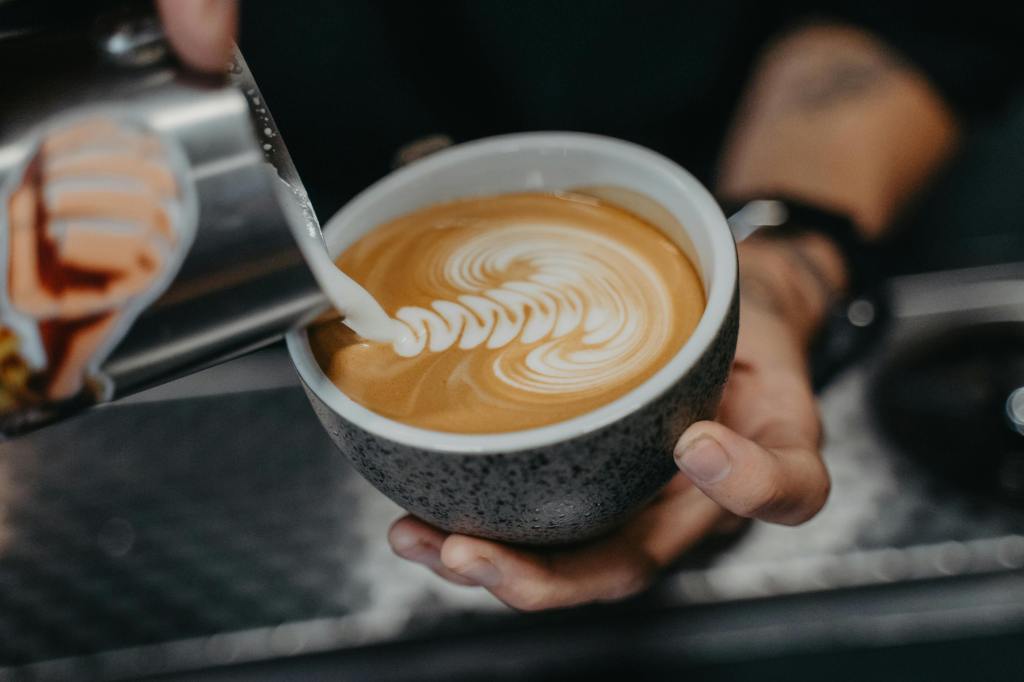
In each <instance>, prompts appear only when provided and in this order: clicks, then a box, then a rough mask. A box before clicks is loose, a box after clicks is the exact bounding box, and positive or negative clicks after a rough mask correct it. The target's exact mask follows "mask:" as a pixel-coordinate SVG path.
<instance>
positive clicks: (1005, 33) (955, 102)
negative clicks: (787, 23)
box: [806, 0, 1024, 122]
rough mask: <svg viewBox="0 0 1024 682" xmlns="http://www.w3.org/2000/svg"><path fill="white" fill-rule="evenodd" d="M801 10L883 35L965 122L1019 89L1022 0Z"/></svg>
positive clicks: (1023, 55) (1023, 82)
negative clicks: (918, 70)
mask: <svg viewBox="0 0 1024 682" xmlns="http://www.w3.org/2000/svg"><path fill="white" fill-rule="evenodd" d="M806 11H807V13H808V15H809V16H814V15H815V14H823V15H825V16H826V17H829V18H833V19H836V20H839V21H843V22H846V23H851V24H854V25H858V26H861V27H863V28H865V29H866V30H868V31H871V32H872V33H874V34H875V35H877V36H879V37H880V38H882V39H883V40H885V41H886V43H888V44H889V45H890V46H891V47H892V48H893V49H894V50H895V51H896V52H897V53H899V54H900V55H901V56H902V57H903V58H904V59H906V60H907V61H908V62H910V63H911V64H913V65H914V66H916V67H917V68H918V69H920V70H921V71H922V72H923V73H924V74H925V75H926V76H927V77H928V79H929V80H930V81H931V83H932V84H933V85H934V86H935V88H936V89H937V90H938V91H939V92H940V93H941V94H942V95H943V96H944V97H945V98H946V100H947V101H948V102H949V104H950V105H951V106H952V108H953V109H954V110H955V111H956V112H957V114H958V115H960V117H961V118H963V119H965V120H966V121H967V122H972V121H975V120H978V119H984V118H987V117H988V116H990V115H994V114H997V113H998V112H999V111H1001V110H1002V109H1003V107H1004V106H1006V104H1007V103H1008V102H1009V101H1010V100H1011V99H1012V98H1013V97H1014V95H1017V94H1019V93H1020V92H1021V91H1022V89H1024V47H1022V45H1024V40H1022V39H1021V35H1024V4H1021V3H1016V2H1008V3H996V2H988V1H986V0H976V1H974V2H970V3H941V2H935V3H916V2H915V3H911V2H893V1H891V0H890V2H871V1H869V0H861V1H859V2H854V1H847V0H844V1H842V2H832V3H825V4H823V5H819V6H817V7H814V6H813V5H809V6H807V7H806Z"/></svg>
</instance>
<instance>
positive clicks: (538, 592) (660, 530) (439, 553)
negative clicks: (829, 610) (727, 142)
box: [389, 241, 828, 610]
mask: <svg viewBox="0 0 1024 682" xmlns="http://www.w3.org/2000/svg"><path fill="white" fill-rule="evenodd" d="M784 248H785V247H783V246H781V245H776V244H772V243H768V242H767V241H762V242H758V243H755V242H751V243H750V244H748V245H744V247H743V249H742V250H741V269H742V270H743V272H744V275H743V277H744V280H745V281H744V282H743V284H742V285H741V286H743V287H744V289H743V290H744V292H745V293H744V296H743V298H742V302H741V313H740V315H741V319H742V320H743V324H742V326H741V327H740V338H739V346H738V349H737V355H736V361H735V363H734V366H733V372H732V376H731V378H730V380H729V383H728V385H727V387H726V391H725V396H724V398H723V402H722V405H721V409H720V412H719V420H718V421H717V422H699V423H697V424H694V425H693V426H691V427H690V429H689V430H687V432H686V433H685V434H684V435H683V437H682V438H681V439H680V441H679V443H678V445H677V446H676V451H675V457H676V463H677V464H678V465H679V466H680V469H681V470H682V473H680V474H679V475H678V476H676V477H675V478H674V479H673V480H672V481H671V482H670V483H669V485H668V486H667V487H666V488H665V490H664V491H662V493H661V494H660V496H659V497H658V498H657V499H656V500H655V501H654V502H653V503H651V504H650V505H649V506H648V507H647V508H645V509H644V510H642V511H641V512H640V513H639V514H638V515H637V516H636V517H635V518H634V519H633V520H632V521H631V522H629V523H628V524H627V525H626V526H624V527H623V528H621V529H619V530H617V531H616V532H614V533H613V534H612V535H610V536H608V537H605V538H603V539H601V540H599V541H597V542H595V543H592V544H590V545H587V546H585V547H583V548H573V549H568V550H565V549H554V550H546V549H540V550H526V549H521V548H516V547H511V546H508V545H503V544H500V543H497V542H491V541H489V540H482V539H479V538H474V537H468V536H464V535H446V534H445V533H443V532H442V531H440V530H438V529H436V528H433V527H431V526H429V525H427V524H425V523H424V522H422V521H420V520H418V519H416V518H414V517H411V516H406V517H404V518H402V519H400V520H399V521H397V522H396V523H395V524H394V526H392V528H391V532H390V536H389V540H390V542H391V545H392V548H393V549H394V551H395V552H396V553H397V554H398V555H399V556H402V557H404V558H406V559H410V560H412V561H417V562H419V563H422V564H425V565H427V566H428V567H430V568H432V569H433V570H434V571H435V572H436V573H438V574H439V575H441V576H442V577H444V578H447V579H449V580H451V581H452V582H456V583H460V584H471V585H482V586H484V587H486V588H487V589H489V590H490V591H491V592H492V593H494V595H495V596H497V597H498V598H499V599H501V600H502V601H503V602H505V603H506V604H508V605H510V606H512V607H514V608H517V609H522V610H535V609H545V608H555V607H562V606H570V605H573V604H579V603H584V602H591V601H605V600H612V599H619V598H622V597H625V596H628V595H630V594H632V593H634V592H636V591H638V590H640V589H642V588H643V587H644V586H645V585H646V584H647V583H648V582H649V581H650V580H651V579H652V578H653V577H654V576H655V575H656V573H657V572H658V570H659V569H661V568H664V567H665V566H667V565H668V564H670V563H671V562H672V561H673V560H674V559H676V558H677V557H678V556H679V555H680V554H681V553H683V552H684V551H685V550H686V549H687V548H689V547H690V546H692V545H693V544H695V543H696V542H698V541H699V540H700V539H701V538H703V537H704V536H706V535H708V534H709V533H712V532H715V531H717V530H724V529H727V528H731V527H735V525H736V523H737V522H738V520H739V519H737V517H746V518H758V519H763V520H766V521H774V522H778V523H786V524H796V523H800V522H802V521H805V520H807V519H808V518H810V517H811V516H813V515H814V514H815V513H816V512H817V511H818V509H820V508H821V506H822V504H824V501H825V498H826V496H827V495H828V475H827V473H826V471H825V467H824V465H823V464H822V461H821V458H820V456H819V451H818V445H819V440H820V436H821V427H820V423H819V420H818V414H817V411H816V409H815V404H814V396H813V393H812V392H811V386H810V381H809V378H808V373H807V369H806V361H805V344H804V341H805V339H804V338H803V337H801V333H800V331H799V330H800V329H801V328H802V329H808V328H810V325H809V324H806V323H804V322H797V321H795V320H790V319H787V318H786V317H785V314H784V312H783V310H782V309H781V308H779V307H778V306H776V305H775V301H776V300H783V301H784V300H790V299H792V295H791V293H790V292H787V291H783V290H782V289H781V287H784V286H799V280H794V281H793V282H792V283H788V282H786V281H785V280H784V279H782V278H778V277H776V276H775V275H774V273H776V272H785V271H787V270H790V269H791V266H790V265H789V263H788V261H787V260H786V256H785V254H783V253H780V251H781V250H782V249H784ZM776 287H779V289H776Z"/></svg>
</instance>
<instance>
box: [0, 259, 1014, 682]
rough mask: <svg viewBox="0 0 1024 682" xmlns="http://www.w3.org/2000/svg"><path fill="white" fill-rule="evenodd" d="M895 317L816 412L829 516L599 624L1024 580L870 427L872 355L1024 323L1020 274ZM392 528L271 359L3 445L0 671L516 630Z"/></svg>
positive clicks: (981, 282)
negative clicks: (963, 580) (413, 561)
mask: <svg viewBox="0 0 1024 682" xmlns="http://www.w3.org/2000/svg"><path fill="white" fill-rule="evenodd" d="M893 294H894V315H895V319H894V321H893V324H892V326H891V329H890V331H889V336H888V338H887V339H886V340H884V341H883V342H882V343H881V344H880V346H879V349H880V350H879V352H878V353H877V354H876V355H875V356H874V357H872V358H869V359H868V360H866V361H865V362H863V363H862V364H860V365H858V366H857V367H854V368H852V369H850V370H848V371H847V372H845V373H844V374H842V375H841V376H839V377H838V378H837V379H836V380H835V381H834V382H833V383H832V384H831V385H830V386H829V387H828V388H827V390H826V391H825V392H824V393H823V395H822V402H821V406H822V413H823V416H824V419H825V423H826V429H827V432H828V443H827V445H826V448H825V456H826V458H827V460H828V463H829V466H830V470H831V472H832V477H833V493H832V497H831V499H830V501H829V503H828V505H827V506H826V508H825V509H824V510H823V512H822V513H821V514H820V515H819V516H818V517H816V518H815V519H814V520H812V521H811V522H810V523H808V524H806V525H804V526H801V527H799V528H783V527H777V526H768V525H761V524H757V525H753V526H751V527H750V528H749V529H747V531H746V532H744V533H743V534H742V535H740V536H739V537H737V538H734V539H732V540H730V541H728V542H725V543H720V544H718V545H716V546H707V547H705V548H703V549H702V550H700V551H698V552H696V553H695V554H694V555H692V556H691V557H689V558H688V559H686V560H684V561H683V562H682V563H681V564H680V565H679V566H678V567H677V569H676V570H675V571H673V572H672V573H670V574H669V575H668V576H666V577H665V579H664V580H663V581H662V582H661V583H660V584H659V585H657V586H656V587H655V588H654V589H653V590H652V591H651V592H650V593H648V594H647V595H645V596H644V597H642V598H641V599H639V600H637V601H636V602H634V603H632V604H630V605H628V606H625V607H622V606H619V607H615V608H613V609H611V610H610V611H608V610H605V609H596V610H594V611H593V614H594V615H593V618H601V617H602V616H601V614H603V613H606V612H607V613H609V616H608V617H609V618H619V617H620V616H618V615H615V614H619V613H621V609H623V608H625V609H627V610H630V611H633V610H649V609H659V610H664V609H666V608H667V609H676V608H682V609H690V608H698V607H696V606H695V604H701V605H702V606H700V607H699V608H700V609H703V610H702V613H705V614H707V613H714V609H715V608H716V605H719V604H725V603H733V604H736V603H738V602H737V600H743V599H761V598H764V597H772V596H776V597H777V596H779V595H787V594H788V595H796V594H801V595H805V596H802V597H800V598H801V599H814V598H815V597H813V596H807V595H811V594H812V593H815V592H821V591H823V590H828V591H831V590H837V589H841V588H849V587H855V586H871V585H877V584H893V583H902V582H914V583H915V584H917V583H919V582H921V581H926V579H938V578H943V577H944V576H945V577H949V576H964V575H970V574H973V575H979V576H980V575H983V574H990V575H996V574H1006V575H1012V574H1013V572H1014V571H1015V570H1016V569H1019V568H1021V567H1024V514H1022V513H1021V512H1020V511H1019V510H1016V509H1015V508H1013V507H1012V506H1009V505H1005V504H1003V503H1001V502H997V501H991V500H990V499H989V498H987V497H986V496H984V495H978V494H976V493H968V492H964V491H961V490H960V489H959V488H958V487H957V486H956V485H955V484H951V483H949V482H948V481H946V482H944V481H943V479H942V478H940V477H937V476H934V475H932V473H931V472H930V471H929V470H928V468H927V467H925V466H923V465H922V463H921V461H920V460H919V459H914V458H911V457H904V456H902V455H900V454H899V453H897V452H896V451H895V450H894V449H893V448H892V447H891V446H890V445H888V444H887V443H886V441H885V440H884V439H883V438H882V437H881V436H880V435H879V433H878V430H877V428H876V426H875V423H874V420H873V419H872V417H871V415H870V412H869V411H868V410H867V409H866V396H867V395H868V394H869V389H870V383H871V378H872V376H873V373H874V372H875V371H876V368H877V367H879V366H880V364H881V361H882V359H883V358H884V357H885V352H886V351H887V349H892V348H896V347H898V346H899V345H900V344H903V343H905V342H907V341H908V340H910V339H913V338H915V337H916V336H918V335H921V334H926V333H935V330H941V329H942V328H943V326H944V325H953V324H964V323H966V322H970V321H989V322H991V321H999V320H1013V319H1017V320H1020V319H1024V267H1004V268H993V269H985V270H973V271H964V272H957V273H939V274H933V275H924V276H916V277H912V278H904V279H900V280H897V281H894V282H893ZM398 514H399V510H398V509H397V508H396V507H395V506H394V505H393V504H391V503H390V502H389V501H387V500H386V499H385V498H383V497H382V496H381V495H380V494H378V493H377V492H376V491H375V490H373V489H372V488H371V487H370V486H369V485H368V484H366V483H365V482H364V481H363V480H362V479H361V478H360V477H359V476H358V475H356V474H355V473H354V472H352V471H351V469H350V468H349V467H348V466H347V464H346V463H345V462H344V460H343V459H342V457H341V456H340V455H339V454H337V453H336V452H335V451H334V449H333V447H332V446H331V444H330V443H329V441H328V440H327V438H326V436H325V435H324V434H323V433H322V431H321V429H320V426H319V424H318V423H317V421H316V419H315V417H314V416H313V414H312V411H311V410H310V409H309V407H308V404H307V403H306V400H305V397H304V396H303V394H302V392H301V390H300V388H299V387H298V385H297V383H296V381H295V379H294V375H293V372H292V371H291V368H290V366H289V364H288V360H287V357H286V355H285V354H284V352H283V349H281V348H280V347H277V348H272V349H269V350H266V351H263V352H261V353H257V354H255V355H252V356H249V357H246V358H242V359H240V360H238V361H235V362H232V363H228V364H226V365H223V366H221V367H217V368H214V369H211V370H207V371H206V372H204V373H201V374H199V375H195V376H193V377H189V378H187V379H184V380H181V381H179V382H175V383H174V384H171V385H168V386H165V387H162V388H160V389H157V390H155V391H153V392H150V393H148V394H143V395H141V396H139V397H137V398H136V399H134V400H131V401H128V402H125V403H121V404H117V405H114V406H111V407H108V408H104V409H99V410H95V411H93V412H91V413H89V414H87V415H84V416H83V417H81V418H79V419H76V420H73V421H70V422H67V423H64V424H61V425H58V426H55V427H52V428H50V429H46V430H43V431H40V432H38V433H35V434H32V435H30V436H28V437H26V438H23V439H20V440H16V441H12V442H9V443H5V444H2V445H0V666H6V667H9V668H10V667H19V668H20V669H19V671H18V672H17V673H15V672H9V673H5V674H7V675H10V676H13V675H19V676H20V675H31V676H32V678H34V679H81V678H87V677H105V678H131V677H138V676H142V675H149V674H158V673H162V672H169V671H187V670H198V669H200V668H212V667H216V666H223V665H227V664H238V663H242V662H245V661H258V660H265V659H269V658H282V657H291V656H296V655H300V654H309V653H312V652H317V651H340V650H347V649H350V648H352V647H357V646H360V645H366V644H376V643H383V642H391V641H394V640H396V639H407V638H410V637H412V638H416V637H421V636H431V637H433V638H435V639H434V641H436V642H444V641H451V642H453V644H454V643H456V642H457V641H458V637H457V636H456V635H457V633H464V632H469V631H471V630H473V629H474V628H476V627H477V626H478V625H479V624H480V623H483V622H486V623H487V624H488V627H492V628H493V627H498V628H500V627H504V626H505V625H503V624H507V626H508V627H510V628H515V627H518V626H517V624H518V623H522V620H521V619H522V618H523V617H522V616H519V615H516V614H512V613H511V612H508V611H506V610H505V609H504V607H502V606H501V605H499V604H498V603H497V602H495V601H494V600H493V599H492V598H490V597H489V596H488V595H486V593H483V592H481V591H478V590H468V589H464V588H459V587H455V586H451V585H448V584H447V583H444V582H442V581H441V580H440V579H437V578H436V577H434V576H433V575H432V574H430V573H429V572H427V571H426V570H424V569H422V568H420V567H417V566H413V565H410V564H407V563H405V562H402V561H400V560H398V559H396V558H394V557H393V556H392V555H391V553H390V551H389V550H388V548H387V544H386V541H385V532H386V529H387V526H388V524H389V523H390V522H391V521H392V520H393V519H394V518H395V517H396V516H397V515H398ZM1013 594H1014V595H1017V594H1019V592H1014V593H1013ZM794 598H795V597H794ZM1006 606H1007V607H1015V608H1016V607H1020V608H1016V610H1014V609H1012V608H1011V609H1010V611H1012V613H1011V614H1010V615H1006V617H1005V618H1004V620H1003V621H1001V622H1003V623H1012V624H1016V625H1021V626H1022V627H1024V605H1021V604H1007V605H1006ZM723 608H724V606H723ZM708 609H711V611H708ZM1004 615H1005V614H1004ZM708 622H711V623H713V622H715V621H714V619H713V618H712V619H711V620H710V621H708ZM448 635H451V636H450V638H448V639H446V638H447V637H448ZM775 636H777V637H785V636H786V633H785V631H783V632H781V633H777V634H776V635H775ZM713 639H714V638H712V640H713ZM700 641H711V640H700ZM439 646H440V644H439ZM694 646H697V644H694ZM0 679H3V676H2V675H0Z"/></svg>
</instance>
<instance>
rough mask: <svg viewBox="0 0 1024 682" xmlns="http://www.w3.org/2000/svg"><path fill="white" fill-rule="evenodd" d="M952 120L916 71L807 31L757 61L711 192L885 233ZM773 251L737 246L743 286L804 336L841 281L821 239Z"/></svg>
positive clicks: (838, 31) (950, 132) (837, 34)
mask: <svg viewBox="0 0 1024 682" xmlns="http://www.w3.org/2000/svg"><path fill="white" fill-rule="evenodd" d="M957 139H958V129H957V125H956V122H955V120H954V118H953V115H952V113H951V112H950V110H949V109H948V107H947V106H946V104H945V103H944V102H943V100H942V99H941V97H940V96H939V95H938V94H937V93H936V92H935V90H934V89H933V88H932V87H931V86H930V85H929V84H928V82H927V81H926V80H925V78H924V77H923V76H922V75H921V74H920V73H919V72H917V71H915V70H914V68H913V67H912V66H911V65H909V64H906V63H903V62H901V61H900V60H899V59H898V57H897V56H895V55H894V54H892V53H891V52H890V51H889V50H888V49H887V48H886V47H885V45H884V44H882V43H881V42H880V41H878V40H877V39H875V38H873V37H872V36H870V35H868V34H866V33H864V32H862V31H860V30H858V29H855V28H850V27H843V26H834V25H815V26H808V27H805V28H801V29H798V30H796V31H794V32H792V33H790V34H788V35H787V36H785V37H784V38H782V39H781V40H780V41H778V42H777V43H775V44H774V45H773V46H772V47H771V48H769V50H768V51H767V52H766V53H765V54H764V56H763V57H762V59H761V60H760V62H759V64H758V66H757V68H756V70H755V72H754V76H753V78H752V80H751V84H750V87H749V88H748V91H747V94H746V96H745V98H744V100H743V102H742V103H741V106H740V108H739V111H738V113H737V117H736V121H735V123H734V125H733V128H732V131H731V132H730V134H729V136H728V139H727V142H726V145H725V149H724V153H723V157H722V162H721V166H720V173H719V180H718V186H717V191H718V193H719V195H720V196H722V197H723V198H726V199H742V198H748V197H752V196H771V195H786V196H791V197H794V198H797V199H801V200H804V201H808V202H810V203H813V204H816V205H819V206H822V207H824V208H829V209H832V210H836V211H839V212H842V213H845V214H847V215H849V216H851V218H852V219H853V220H854V222H855V223H856V225H857V227H858V228H859V229H860V230H861V231H862V232H863V234H864V235H865V236H866V237H868V238H875V237H878V236H879V235H881V234H882V233H884V231H885V230H886V229H888V228H889V226H890V225H891V223H892V221H893V218H894V217H895V216H896V215H897V214H898V213H899V211H900V210H901V209H902V208H903V207H904V206H905V205H906V203H907V201H908V200H909V199H910V198H911V197H912V196H913V195H914V194H915V193H916V192H917V191H918V190H919V189H920V188H921V187H922V186H923V185H924V184H925V183H926V181H927V180H928V178H929V177H930V176H931V175H932V174H933V173H934V172H935V171H936V170H937V169H938V167H939V166H940V165H941V164H942V163H943V162H944V161H945V160H946V159H947V158H948V157H949V155H950V154H951V152H952V151H953V149H954V147H955V145H956V142H957ZM786 247H787V250H782V251H780V250H779V249H778V248H777V247H774V246H772V245H770V244H769V243H768V240H758V239H756V238H755V239H752V240H750V242H749V243H747V244H744V245H743V247H742V248H741V256H740V257H741V266H742V269H743V270H744V277H745V279H747V280H748V284H749V286H748V290H749V292H750V293H752V294H753V295H754V296H755V297H758V298H761V299H763V302H764V303H767V301H768V298H769V296H768V295H762V296H758V291H757V290H758V289H768V290H770V294H771V296H775V297H776V299H777V300H775V301H774V303H773V305H775V306H776V307H778V308H780V309H781V312H783V313H785V315H786V316H787V317H789V318H791V320H792V321H793V323H794V327H795V328H797V329H798V333H800V334H801V336H802V337H803V340H806V337H807V335H808V334H809V333H811V332H812V331H813V329H814V328H815V327H816V326H817V322H818V320H820V318H821V316H822V315H823V314H824V312H825V310H826V309H827V305H828V303H829V301H830V300H831V298H833V297H834V296H835V295H836V294H838V293H840V292H841V291H842V290H843V289H844V287H845V286H846V283H847V277H846V273H845V272H844V270H843V261H842V259H841V257H840V256H839V253H838V251H837V250H836V249H835V248H834V247H832V246H831V245H830V244H829V243H828V242H827V240H825V239H823V238H818V237H806V238H801V239H800V240H794V241H793V242H791V243H789V244H787V245H786Z"/></svg>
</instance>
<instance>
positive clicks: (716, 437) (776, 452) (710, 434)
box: [675, 421, 829, 525]
mask: <svg viewBox="0 0 1024 682" xmlns="http://www.w3.org/2000/svg"><path fill="white" fill-rule="evenodd" d="M779 427H782V428H779ZM764 434H765V437H764V438H762V442H763V443H764V445H759V444H758V443H755V442H754V441H752V440H749V439H747V438H744V437H743V436H740V435H739V434H737V433H736V432H735V431H732V430H731V429H729V428H727V427H725V426H723V425H722V424H718V423H716V422H707V421H705V422H698V423H696V424H694V425H693V426H691V427H690V428H689V429H688V430H687V431H686V433H684V434H683V437H682V438H681V439H680V440H679V444H678V445H677V446H676V451H675V458H676V464H677V465H678V466H679V468H680V470H682V472H683V473H684V474H685V475H686V476H687V478H689V479H690V480H691V481H693V483H694V485H696V486H697V487H698V488H700V489H701V490H702V491H703V492H704V494H706V495H707V496H708V497H710V498H711V499H713V500H714V501H715V502H717V503H718V504H720V505H721V506H722V507H724V508H726V509H728V510H729V511H731V512H733V513H734V514H738V515H739V516H744V517H747V518H756V519H761V520H763V521H772V522H775V523H782V524H786V525H796V524H799V523H803V522H804V521H806V520H808V519H809V518H811V517H812V516H814V515H815V514H816V513H817V512H818V511H819V510H820V509H821V507H822V506H823V505H824V504H825V500H826V499H827V498H828V492H829V478H828V472H827V470H826V468H825V465H824V463H823V462H822V460H821V457H820V456H819V454H818V447H817V443H808V442H803V441H804V439H803V438H801V437H800V436H799V435H797V434H790V433H787V430H786V429H785V428H784V427H783V425H781V424H780V425H777V427H776V428H772V427H771V426H770V427H769V428H768V429H766V430H765V431H764Z"/></svg>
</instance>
